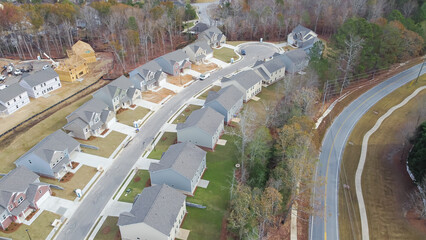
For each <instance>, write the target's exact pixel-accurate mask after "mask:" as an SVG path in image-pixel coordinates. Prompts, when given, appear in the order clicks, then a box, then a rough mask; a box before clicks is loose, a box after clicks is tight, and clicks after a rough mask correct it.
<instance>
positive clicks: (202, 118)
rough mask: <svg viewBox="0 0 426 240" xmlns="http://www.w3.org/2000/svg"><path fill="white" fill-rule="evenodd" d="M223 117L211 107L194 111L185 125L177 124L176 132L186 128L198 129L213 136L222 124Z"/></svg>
mask: <svg viewBox="0 0 426 240" xmlns="http://www.w3.org/2000/svg"><path fill="white" fill-rule="evenodd" d="M223 121H224V116H223V115H222V114H220V113H218V112H216V111H215V110H214V109H212V108H211V107H205V108H202V109H198V110H195V111H193V112H192V113H191V115H189V117H188V118H187V119H186V121H185V123H178V124H177V126H176V129H177V130H181V129H184V128H188V127H198V128H200V129H202V130H204V131H206V132H207V133H208V134H210V135H212V136H213V135H214V134H215V132H216V130H217V129H218V128H219V126H220V125H221V124H223Z"/></svg>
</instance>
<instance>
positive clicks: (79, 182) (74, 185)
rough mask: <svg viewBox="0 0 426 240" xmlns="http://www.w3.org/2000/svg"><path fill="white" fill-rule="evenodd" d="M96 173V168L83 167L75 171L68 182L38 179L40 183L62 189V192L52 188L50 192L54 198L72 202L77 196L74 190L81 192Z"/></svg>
mask: <svg viewBox="0 0 426 240" xmlns="http://www.w3.org/2000/svg"><path fill="white" fill-rule="evenodd" d="M96 172H97V170H96V168H93V167H89V166H86V165H83V166H81V167H80V169H78V170H77V172H76V173H75V174H74V176H73V177H72V178H71V180H70V181H68V182H60V181H58V180H56V179H50V178H44V177H41V178H40V182H45V183H49V184H54V185H58V186H61V187H63V188H64V190H59V189H55V188H52V191H53V193H54V194H55V196H56V197H60V198H65V199H68V200H74V199H75V198H76V197H77V195H76V194H75V193H74V190H75V189H81V190H83V188H84V187H85V186H86V185H87V183H88V182H89V181H90V179H92V178H93V176H94V175H95V174H96Z"/></svg>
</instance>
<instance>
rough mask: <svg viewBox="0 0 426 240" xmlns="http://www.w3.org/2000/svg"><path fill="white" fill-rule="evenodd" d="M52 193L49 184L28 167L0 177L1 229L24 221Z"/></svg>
mask: <svg viewBox="0 0 426 240" xmlns="http://www.w3.org/2000/svg"><path fill="white" fill-rule="evenodd" d="M51 193H52V192H51V190H50V187H49V185H48V184H46V183H42V182H40V179H39V176H38V175H37V174H35V173H33V172H31V171H30V170H28V169H27V168H26V167H23V166H22V167H17V168H15V169H13V170H12V171H10V172H9V173H8V174H7V175H6V176H4V177H2V178H1V179H0V196H1V197H0V229H3V230H5V229H6V228H8V227H9V225H10V224H11V223H12V222H16V223H22V222H23V221H24V220H25V218H26V217H27V216H28V215H29V214H30V213H31V212H32V211H35V210H37V209H39V206H40V204H42V203H43V202H44V201H45V200H46V199H47V198H48V197H49V196H50V195H51Z"/></svg>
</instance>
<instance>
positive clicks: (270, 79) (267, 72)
mask: <svg viewBox="0 0 426 240" xmlns="http://www.w3.org/2000/svg"><path fill="white" fill-rule="evenodd" d="M253 68H254V69H255V70H256V72H257V73H259V74H260V75H261V76H262V78H263V83H264V84H266V85H271V84H273V83H275V82H276V81H278V80H280V79H283V78H284V76H285V64H284V62H283V61H281V60H280V59H278V58H277V57H274V58H272V59H271V60H265V61H257V62H256V63H255V64H254V66H253Z"/></svg>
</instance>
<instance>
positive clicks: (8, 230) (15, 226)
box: [0, 222, 22, 233]
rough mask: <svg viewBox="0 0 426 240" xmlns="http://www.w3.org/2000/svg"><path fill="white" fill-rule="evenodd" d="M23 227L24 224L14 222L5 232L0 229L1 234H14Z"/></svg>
mask: <svg viewBox="0 0 426 240" xmlns="http://www.w3.org/2000/svg"><path fill="white" fill-rule="evenodd" d="M21 225H22V223H20V224H18V223H15V222H12V223H11V224H10V225H9V227H7V228H6V229H5V230H3V229H0V231H1V232H4V233H13V232H15V231H16V230H18V229H19V227H20V226H21Z"/></svg>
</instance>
